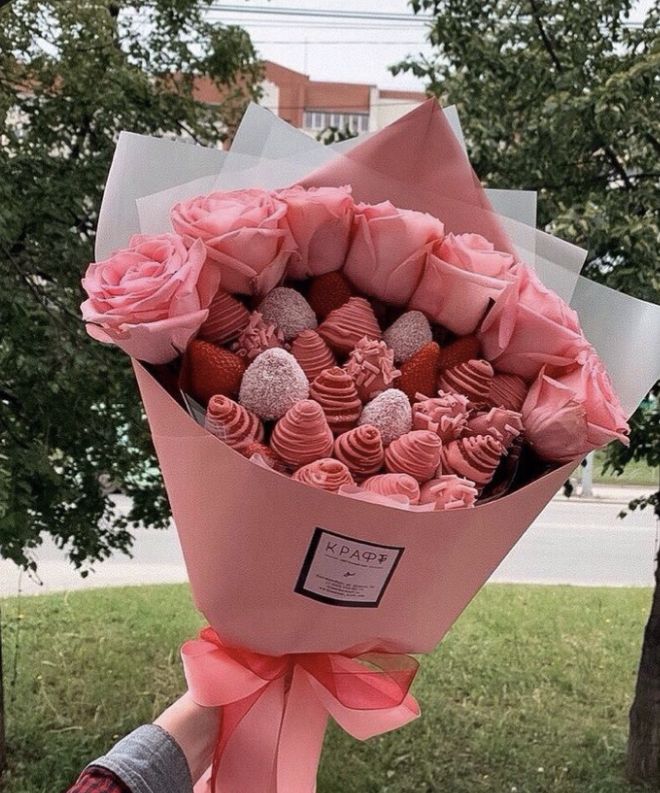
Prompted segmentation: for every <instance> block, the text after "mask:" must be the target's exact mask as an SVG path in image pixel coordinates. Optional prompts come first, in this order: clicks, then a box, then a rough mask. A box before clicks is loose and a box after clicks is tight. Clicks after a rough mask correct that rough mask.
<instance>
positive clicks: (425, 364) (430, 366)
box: [394, 341, 440, 402]
mask: <svg viewBox="0 0 660 793" xmlns="http://www.w3.org/2000/svg"><path fill="white" fill-rule="evenodd" d="M439 360H440V347H439V346H438V345H437V344H436V342H434V341H429V342H428V343H427V344H425V345H424V346H423V347H422V348H421V349H419V350H417V352H416V353H415V354H414V355H413V356H412V358H408V360H407V361H404V362H403V363H402V364H401V376H400V377H399V378H398V380H395V382H394V387H395V388H400V389H401V391H403V392H405V393H406V394H407V395H408V398H409V399H410V401H411V402H414V400H415V394H424V395H425V396H428V397H432V396H435V392H436V385H435V381H436V378H437V376H438V361H439Z"/></svg>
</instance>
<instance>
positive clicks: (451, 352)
mask: <svg viewBox="0 0 660 793" xmlns="http://www.w3.org/2000/svg"><path fill="white" fill-rule="evenodd" d="M475 358H481V345H480V344H479V339H477V337H476V336H461V337H460V338H459V339H456V341H452V342H451V343H450V344H447V345H445V346H443V347H440V360H439V363H438V368H439V369H440V370H443V369H451V368H452V366H456V365H458V364H459V363H464V362H465V361H473V360H474V359H475Z"/></svg>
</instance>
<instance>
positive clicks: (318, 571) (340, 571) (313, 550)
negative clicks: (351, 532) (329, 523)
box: [295, 528, 403, 608]
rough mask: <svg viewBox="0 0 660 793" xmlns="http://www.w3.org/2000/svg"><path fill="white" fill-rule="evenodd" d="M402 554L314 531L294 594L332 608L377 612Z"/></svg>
mask: <svg viewBox="0 0 660 793" xmlns="http://www.w3.org/2000/svg"><path fill="white" fill-rule="evenodd" d="M402 553H403V548H401V547H396V546H392V545H377V544H375V543H372V542H364V541H363V540H355V539H353V538H352V537H345V536H344V535H343V534H336V533H335V532H332V531H327V530H326V529H321V528H317V529H316V530H315V531H314V535H313V536H312V541H311V543H310V545H309V549H308V551H307V555H306V557H305V561H304V563H303V566H302V570H301V573H300V577H299V578H298V583H297V584H296V589H295V591H296V592H298V593H299V594H300V595H305V596H307V597H309V598H312V599H314V600H320V601H321V602H322V603H329V604H330V605H333V606H362V607H365V608H376V607H377V606H378V604H379V603H380V600H381V598H382V597H383V594H384V592H385V589H386V588H387V585H388V583H389V581H390V579H391V578H392V575H393V573H394V570H395V568H396V566H397V564H398V562H399V559H400V558H401V554H402Z"/></svg>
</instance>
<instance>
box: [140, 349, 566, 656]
mask: <svg viewBox="0 0 660 793" xmlns="http://www.w3.org/2000/svg"><path fill="white" fill-rule="evenodd" d="M134 367H135V373H136V376H137V380H138V384H139V387H140V392H141V394H142V399H143V401H144V405H145V407H146V411H147V416H148V418H149V424H150V426H151V432H152V436H153V441H154V445H155V447H156V452H157V454H158V458H159V461H160V465H161V469H162V472H163V476H164V479H165V484H166V487H167V492H168V494H169V497H170V503H171V505H172V512H173V515H174V520H175V522H176V526H177V530H178V533H179V537H180V540H181V546H182V549H183V554H184V558H185V562H186V567H187V570H188V575H189V578H190V584H191V587H192V591H193V595H194V599H195V603H196V605H197V607H198V608H199V610H200V611H201V612H202V614H204V616H205V617H206V619H207V620H208V621H209V623H210V625H211V626H212V627H213V628H214V629H215V630H216V631H217V633H218V634H219V635H220V637H221V638H222V640H223V641H224V642H225V643H227V644H229V645H231V646H239V647H246V648H249V649H250V650H252V651H254V652H259V653H264V654H267V655H281V654H285V653H308V652H313V653H316V652H329V653H342V652H346V651H358V650H360V651H363V650H367V649H372V648H375V647H378V648H379V649H381V650H384V651H387V652H397V653H398V652H429V651H430V650H432V649H433V648H434V647H435V645H436V644H437V643H438V642H439V641H440V639H441V638H442V637H443V636H444V634H445V633H446V632H447V631H448V630H449V628H450V627H451V625H452V623H453V622H454V621H455V620H456V618H457V617H458V616H459V614H460V613H461V612H462V611H463V609H464V608H465V607H466V606H467V604H468V603H469V602H470V600H471V599H472V597H474V595H475V594H476V593H477V591H478V590H479V588H480V587H481V586H482V585H483V584H484V583H485V581H486V580H487V579H488V577H489V576H490V574H491V573H492V572H493V570H494V569H495V568H496V567H497V565H498V564H499V563H500V562H501V561H502V559H503V558H504V557H505V556H506V554H507V553H508V552H509V551H510V550H511V548H512V547H513V545H515V543H516V542H517V541H518V539H519V538H520V536H521V535H522V534H523V532H524V531H525V529H526V528H527V527H528V526H529V525H530V524H531V523H532V521H533V520H534V519H535V518H536V516H537V515H538V514H539V513H540V512H541V510H542V509H543V507H544V506H545V505H546V504H547V502H548V501H549V500H550V499H551V498H552V496H553V495H554V494H555V493H556V492H557V490H558V489H559V487H560V486H561V484H562V483H563V482H564V481H565V479H566V478H567V476H568V475H569V473H570V472H571V471H572V470H573V468H574V467H575V463H570V464H568V465H566V466H563V467H562V468H559V469H557V470H555V471H553V472H552V473H550V474H547V475H546V476H543V477H542V478H541V479H539V480H537V481H536V482H534V483H532V484H530V485H527V486H526V487H523V488H521V489H520V490H518V491H516V492H515V493H512V494H510V495H507V496H504V497H503V498H501V499H499V500H496V501H493V502H491V503H487V504H483V505H481V506H478V507H476V508H474V509H466V510H455V511H451V512H447V513H444V512H422V513H408V512H404V511H402V510H399V509H394V508H390V507H385V506H381V505H378V504H370V503H366V502H362V501H357V500H354V499H349V498H345V497H343V496H338V495H335V494H333V493H327V492H325V491H322V490H318V489H316V488H310V487H308V486H306V485H303V484H300V483H299V482H295V481H293V480H292V479H289V478H287V477H285V476H283V475H281V474H277V473H275V472H273V471H271V470H267V469H265V468H262V467H261V466H257V465H255V464H254V463H251V462H250V461H249V460H247V459H245V458H244V457H242V456H241V455H239V454H238V453H237V452H235V451H234V450H233V449H231V448H229V447H228V446H226V445H225V444H223V443H222V442H220V441H218V439H217V438H214V437H213V436H212V435H210V434H209V433H207V432H206V431H205V430H204V429H203V428H202V427H200V426H199V425H198V424H196V423H195V421H194V420H193V419H192V418H190V416H188V414H187V413H186V412H185V411H184V410H183V408H181V407H180V406H179V405H178V404H177V403H176V402H175V401H174V400H173V399H172V398H171V397H170V396H169V394H167V392H166V391H165V390H164V389H163V388H162V387H161V386H160V385H159V384H158V383H157V382H156V380H155V379H154V378H153V377H152V376H151V375H150V374H149V373H148V372H147V371H146V369H144V368H143V367H142V366H141V365H140V364H139V363H134ZM317 527H319V528H321V529H324V530H326V531H327V532H332V533H334V534H337V535H341V536H342V537H348V538H351V539H353V540H355V541H358V542H360V543H372V544H374V545H375V546H377V547H387V546H389V547H392V548H395V549H402V550H401V553H400V558H399V560H398V564H396V567H395V568H394V571H393V572H392V575H391V578H390V579H389V582H387V583H386V584H385V586H384V587H383V592H382V597H381V599H380V602H379V604H378V605H377V606H373V605H363V606H362V607H360V606H357V607H356V606H349V605H332V604H330V603H326V602H322V601H319V600H316V599H313V598H312V597H310V596H309V595H307V594H301V593H300V592H296V591H295V590H296V586H297V584H298V583H299V581H300V577H301V573H302V571H303V567H304V564H305V560H306V557H307V556H308V552H309V548H310V544H311V543H312V540H313V537H314V533H315V530H316V529H317ZM383 578H384V575H383V576H382V577H380V578H378V580H377V583H378V584H379V585H380V584H381V583H382V580H383ZM367 594H368V593H367Z"/></svg>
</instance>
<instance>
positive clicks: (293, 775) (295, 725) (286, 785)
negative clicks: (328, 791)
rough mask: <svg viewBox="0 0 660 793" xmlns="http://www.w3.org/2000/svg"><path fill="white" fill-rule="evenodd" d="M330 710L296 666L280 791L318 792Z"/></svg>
mask: <svg viewBox="0 0 660 793" xmlns="http://www.w3.org/2000/svg"><path fill="white" fill-rule="evenodd" d="M327 723H328V712H327V710H326V709H325V707H324V706H323V705H322V704H321V703H320V702H319V700H318V698H317V696H316V695H315V693H314V690H313V689H312V687H311V685H310V677H309V675H308V674H307V673H306V672H305V671H304V670H303V669H302V668H301V667H300V666H298V665H295V667H294V671H293V677H292V679H291V687H290V689H289V692H288V694H287V698H286V704H285V708H284V718H283V720H282V730H281V732H280V741H279V747H278V753H277V768H276V779H277V784H276V790H277V793H314V792H315V790H316V772H317V769H318V765H319V759H320V757H321V749H322V748H323V736H324V734H325V729H326V726H327Z"/></svg>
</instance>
